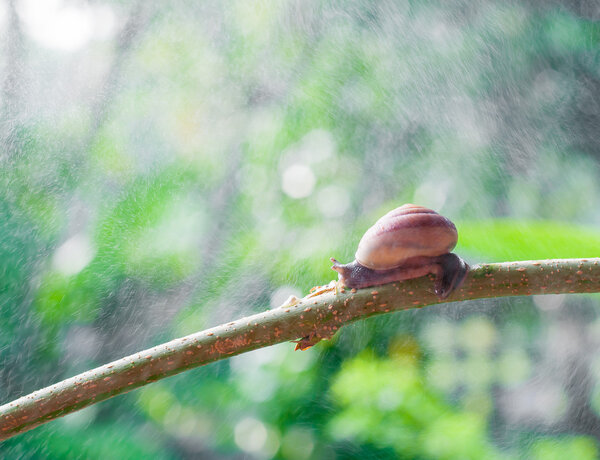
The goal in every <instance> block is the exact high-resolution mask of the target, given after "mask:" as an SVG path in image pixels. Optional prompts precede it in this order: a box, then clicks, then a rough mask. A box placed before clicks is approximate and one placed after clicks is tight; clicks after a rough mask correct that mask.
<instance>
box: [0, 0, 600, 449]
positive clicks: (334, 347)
mask: <svg viewBox="0 0 600 460" xmlns="http://www.w3.org/2000/svg"><path fill="white" fill-rule="evenodd" d="M48 5H49V6H48ZM69 18H75V19H76V21H75V22H76V24H75V25H73V24H71V26H69V24H70V23H69V20H71V19H69ZM598 19H599V18H598V10H597V7H595V5H594V2H585V1H584V2H571V1H567V0H563V1H554V2H534V1H512V0H511V1H495V0H482V1H479V2H463V1H461V0H453V1H448V2H435V1H420V2H413V1H401V0H398V1H391V0H390V1H388V0H385V1H381V2H367V1H364V0H363V1H360V0H357V1H354V0H353V1H348V2H345V3H339V2H338V3H336V2H330V1H325V0H314V1H308V2H297V1H293V0H279V1H275V2H265V1H259V2H248V1H245V0H240V1H231V2H218V1H206V2H190V1H187V0H175V1H172V2H169V3H168V4H154V3H153V2H134V3H132V4H130V3H129V2H120V1H96V2H77V1H75V2H69V3H67V2H48V3H47V4H46V3H43V2H42V3H36V2H29V1H25V0H16V1H14V2H5V3H2V4H1V5H0V37H2V39H3V40H2V45H1V46H0V62H1V64H2V69H3V74H1V75H0V89H1V93H0V94H1V95H0V146H1V147H2V150H1V151H0V162H1V171H2V173H1V174H0V189H1V190H2V193H1V194H0V319H1V321H0V359H1V360H2V365H0V395H1V397H2V401H3V402H6V401H9V400H12V399H14V398H16V397H18V396H21V395H23V394H25V393H28V392H30V391H33V390H35V389H37V388H40V387H42V386H46V385H49V384H51V383H53V382H55V381H57V380H59V379H63V378H66V377H69V376H72V375H74V374H76V373H77V372H80V371H83V370H87V369H89V368H91V367H93V366H96V365H100V364H104V363H106V362H108V361H110V360H113V359H117V358H120V357H122V356H125V355H127V354H129V353H133V352H136V351H138V350H141V349H143V348H145V347H149V346H151V345H153V344H156V343H160V342H161V341H163V340H166V339H170V338H173V337H174V336H180V335H183V334H188V333H191V332H194V331H197V330H200V329H203V328H206V327H209V326H212V325H216V324H219V323H222V322H227V321H230V320H232V319H237V318H239V317H242V316H244V315H247V314H250V313H253V312H256V311H262V310H264V309H267V308H270V307H276V306H278V305H280V304H281V303H282V302H283V301H284V300H285V299H286V298H287V297H288V296H289V295H290V294H295V295H299V296H300V295H303V294H305V293H307V292H308V290H309V289H310V288H311V287H312V286H314V285H318V284H321V285H322V284H325V283H327V282H329V280H331V279H332V278H333V277H334V275H333V272H332V271H331V270H330V268H329V265H330V264H329V261H328V260H329V257H331V256H335V257H336V258H338V259H340V260H343V261H347V260H351V259H352V257H353V253H354V250H355V247H356V243H357V241H358V240H359V238H360V236H361V235H362V233H363V232H364V231H365V230H366V229H367V228H368V227H369V226H370V225H371V224H372V222H373V221H374V220H375V219H377V218H378V217H379V216H381V215H382V214H383V213H385V212H386V211H388V210H389V209H391V208H393V207H396V206H398V205H400V204H403V203H405V202H415V203H418V204H422V205H425V206H430V207H432V208H435V209H436V210H438V211H440V212H441V213H443V214H444V215H447V216H448V217H450V218H452V219H453V220H454V221H455V222H456V223H457V226H458V228H459V245H458V247H457V249H456V251H457V252H458V253H460V254H461V255H462V256H464V257H465V258H466V259H467V260H468V261H469V263H477V262H492V261H503V260H517V259H537V258H544V259H546V258H567V257H595V256H598V255H599V254H600V232H599V231H598V226H599V225H600V183H599V182H598V177H599V172H600V171H599V161H600V135H599V132H600V131H599V130H598V126H600V125H599V121H600V65H599V61H598V49H599V47H600V26H599V25H598V24H599V23H598ZM42 25H43V27H42ZM82 31H83V32H82ZM598 307H599V305H598V298H597V296H543V297H536V298H534V299H529V298H519V299H486V300H482V301H479V302H469V303H465V304H460V305H453V304H448V305H443V306H437V307H432V308H429V309H425V310H422V311H406V312H402V313H397V314H392V315H389V316H386V317H377V318H372V319H369V320H367V321H364V322H360V323H356V324H353V325H351V326H347V327H345V328H344V329H343V330H342V331H341V332H340V333H339V334H338V335H337V336H336V337H335V338H334V339H333V340H331V341H327V342H322V343H320V344H319V345H317V346H316V347H314V348H312V349H310V350H309V351H306V352H302V353H299V352H296V353H294V352H293V351H292V350H293V346H292V345H291V344H281V345H277V346H274V347H270V348H267V349H264V350H258V351H255V352H252V353H248V354H245V355H242V356H238V357H235V358H232V359H230V360H228V361H225V362H220V363H215V364H213V365H210V366H206V367H204V368H201V369H197V370H194V371H190V372H186V373H185V374H183V375H179V376H175V377H171V378H169V379H167V380H164V381H161V382H157V383H154V384H152V385H148V386H146V387H144V388H141V389H139V390H136V391H134V392H132V393H130V394H127V395H123V396H119V397H118V398H116V399H113V400H109V401H105V402H103V403H100V404H98V405H95V406H93V407H91V408H88V409H86V410H84V411H81V412H78V413H75V414H71V415H69V416H67V417H65V418H63V419H60V420H57V421H55V422H52V423H50V424H48V425H45V426H43V427H40V428H38V429H36V430H33V431H31V432H28V433H25V434H23V435H20V436H18V437H16V438H12V439H10V440H8V441H6V442H4V443H2V444H0V456H2V457H6V458H32V459H33V458H36V459H37V458H51V459H61V458H65V459H67V458H69V459H70V458H124V459H125V458H132V459H134V458H232V459H233V458H258V459H262V458H281V459H291V460H305V459H313V458H314V459H329V458H338V459H351V458H360V459H369V458H378V459H379V458H406V459H490V458H498V459H503V458H532V459H539V460H546V459H548V460H550V459H554V458H561V459H562V458H569V457H570V458H578V459H579V458H581V459H591V458H596V457H598V441H599V440H600V404H598V400H599V398H598V395H599V394H600V351H599V348H600V317H599V316H598Z"/></svg>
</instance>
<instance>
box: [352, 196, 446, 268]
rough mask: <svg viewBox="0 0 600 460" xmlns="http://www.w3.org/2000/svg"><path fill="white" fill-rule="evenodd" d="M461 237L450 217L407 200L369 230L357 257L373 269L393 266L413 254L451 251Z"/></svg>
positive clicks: (411, 256)
mask: <svg viewBox="0 0 600 460" xmlns="http://www.w3.org/2000/svg"><path fill="white" fill-rule="evenodd" d="M457 241H458V232H457V231H456V227H455V226H454V224H453V223H452V222H451V221H450V220H449V219H447V218H446V217H444V216H441V215H439V214H438V213H437V212H435V211H433V210H431V209H428V208H425V207H423V206H417V205H414V204H405V205H403V206H400V207H399V208H396V209H394V210H392V211H390V212H388V213H387V214H386V215H384V216H383V217H381V218H380V219H379V220H378V221H377V222H375V224H374V225H373V226H372V227H371V228H369V230H367V232H366V233H365V234H364V235H363V237H362V239H361V240H360V243H359V244H358V249H357V250H356V255H355V258H356V261H357V262H358V263H360V264H361V265H363V266H365V267H367V268H370V269H372V270H389V269H392V268H396V267H399V266H401V265H403V264H404V263H405V262H406V261H407V260H408V259H411V258H413V257H419V256H426V257H435V256H440V255H442V254H447V253H449V252H451V251H452V249H453V248H454V246H456V242H457Z"/></svg>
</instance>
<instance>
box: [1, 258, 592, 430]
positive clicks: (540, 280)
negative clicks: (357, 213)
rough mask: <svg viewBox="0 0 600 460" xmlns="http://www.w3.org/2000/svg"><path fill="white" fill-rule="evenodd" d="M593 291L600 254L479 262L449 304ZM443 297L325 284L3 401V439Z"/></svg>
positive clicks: (427, 284)
mask: <svg viewBox="0 0 600 460" xmlns="http://www.w3.org/2000/svg"><path fill="white" fill-rule="evenodd" d="M589 292H600V258H595V259H557V260H540V261H525V262H505V263H500V264H482V265H478V266H475V267H473V268H472V269H471V271H470V272H469V274H468V275H467V278H466V280H465V282H464V284H463V286H462V288H461V289H458V290H457V291H456V292H454V293H453V294H452V295H451V296H450V297H449V298H448V299H446V300H445V301H444V302H456V301H461V300H472V299H480V298H488V297H507V296H520V295H538V294H560V293H589ZM438 303H441V302H440V300H439V299H438V298H437V297H436V296H435V295H434V294H433V291H432V283H431V279H430V278H429V277H423V278H419V279H415V280H409V281H406V282H403V283H390V284H386V285H384V286H377V287H376V288H367V289H362V290H360V291H355V292H352V291H350V290H347V289H346V290H343V291H341V292H337V293H336V292H335V289H334V288H322V289H321V290H319V291H317V292H315V293H314V294H311V295H309V296H307V297H304V298H303V299H301V300H299V301H296V302H295V303H294V302H287V303H286V304H284V305H282V306H281V307H279V308H276V309H274V310H270V311H266V312H264V313H258V314H256V315H253V316H249V317H247V318H242V319H239V320H237V321H234V322H231V323H228V324H223V325H220V326H217V327H214V328H212V329H208V330H206V331H202V332H198V333H195V334H192V335H188V336H187V337H183V338H180V339H175V340H173V341H171V342H168V343H164V344H162V345H158V346H156V347H154V348H151V349H149V350H145V351H142V352H139V353H136V354H134V355H131V356H128V357H126V358H122V359H120V360H117V361H114V362H112V363H109V364H106V365H104V366H101V367H98V368H96V369H92V370H90V371H87V372H84V373H82V374H79V375H77V376H75V377H71V378H69V379H67V380H63V381H62V382H59V383H57V384H55V385H52V386H50V387H47V388H43V389H41V390H38V391H35V392H33V393H31V394H30V395H27V396H24V397H22V398H20V399H17V400H15V401H13V402H11V403H8V404H5V405H4V406H1V407H0V440H4V439H8V438H10V437H12V436H15V435H16V434H18V433H22V432H24V431H27V430H30V429H32V428H35V427H36V426H38V425H41V424H43V423H46V422H48V421H50V420H53V419H55V418H58V417H61V416H63V415H66V414H69V413H71V412H74V411H77V410H79V409H83V408H84V407H87V406H90V405H92V404H95V403H97V402H100V401H103V400H105V399H108V398H111V397H113V396H116V395H118V394H121V393H126V392H128V391H130V390H133V389H134V388H139V387H141V386H143V385H146V384H148V383H151V382H154V381H157V380H160V379H162V378H165V377H168V376H171V375H175V374H178V373H180V372H183V371H184V370H186V369H191V368H194V367H198V366H202V365H204V364H208V363H211V362H213V361H218V360H220V359H224V358H228V357H230V356H233V355H238V354H240V353H244V352H246V351H250V350H255V349H257V348H261V347H266V346H269V345H274V344H276V343H280V342H286V341H289V340H292V339H296V338H298V337H307V336H310V337H312V338H316V340H313V342H316V341H318V340H319V339H320V338H329V337H331V336H332V335H333V334H335V332H336V331H337V330H338V329H339V328H341V327H342V326H344V325H346V324H349V323H351V322H354V321H357V320H360V319H364V318H367V317H370V316H373V315H378V314H382V313H388V312H392V311H399V310H406V309H409V308H420V307H424V306H426V305H434V304H438Z"/></svg>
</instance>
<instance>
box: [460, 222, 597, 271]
mask: <svg viewBox="0 0 600 460" xmlns="http://www.w3.org/2000/svg"><path fill="white" fill-rule="evenodd" d="M457 228H458V231H459V245H458V247H457V249H456V251H457V252H459V253H460V252H461V251H466V252H468V253H472V254H477V255H479V257H484V258H485V262H499V261H506V260H534V259H563V258H585V257H597V256H598V254H600V233H599V232H598V231H597V230H595V229H593V228H588V227H581V226H576V225H570V224H565V223H561V222H551V221H541V222H539V221H529V222H528V221H524V220H511V219H497V220H489V221H483V222H458V223H457Z"/></svg>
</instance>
